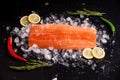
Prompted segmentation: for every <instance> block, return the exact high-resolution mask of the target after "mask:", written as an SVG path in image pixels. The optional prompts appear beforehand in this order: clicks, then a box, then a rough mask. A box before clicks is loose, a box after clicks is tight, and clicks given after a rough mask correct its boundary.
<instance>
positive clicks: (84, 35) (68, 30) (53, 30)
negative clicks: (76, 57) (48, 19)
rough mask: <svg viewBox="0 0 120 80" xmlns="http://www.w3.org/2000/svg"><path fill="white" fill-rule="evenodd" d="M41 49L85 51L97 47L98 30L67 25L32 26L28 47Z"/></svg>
mask: <svg viewBox="0 0 120 80" xmlns="http://www.w3.org/2000/svg"><path fill="white" fill-rule="evenodd" d="M33 44H36V45H37V46H38V47H39V48H48V47H53V48H54V49H83V48H93V47H95V46H96V29H95V28H90V27H80V26H70V25H66V24H36V25H31V28H30V33H29V39H28V45H29V47H30V46H32V45H33Z"/></svg>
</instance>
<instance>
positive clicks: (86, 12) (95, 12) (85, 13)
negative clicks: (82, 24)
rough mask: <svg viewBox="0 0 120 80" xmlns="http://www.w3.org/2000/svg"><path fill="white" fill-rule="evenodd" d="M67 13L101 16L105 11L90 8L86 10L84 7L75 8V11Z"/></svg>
mask: <svg viewBox="0 0 120 80" xmlns="http://www.w3.org/2000/svg"><path fill="white" fill-rule="evenodd" d="M67 14H70V15H80V14H82V15H86V16H102V15H103V14H106V13H102V12H97V11H91V10H87V9H86V8H84V9H83V10H77V11H76V12H72V11H67Z"/></svg>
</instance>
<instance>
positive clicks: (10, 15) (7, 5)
mask: <svg viewBox="0 0 120 80" xmlns="http://www.w3.org/2000/svg"><path fill="white" fill-rule="evenodd" d="M47 2H48V3H49V5H48V6H45V3H47ZM84 3H85V5H84ZM119 3H120V2H119V0H48V1H47V0H23V1H13V2H11V0H10V1H7V0H4V1H3V2H1V3H0V80H52V79H53V78H54V77H56V76H57V80H117V79H119V78H120V76H119V75H120V48H119V46H120V6H119ZM82 8H87V9H91V10H96V11H101V12H105V13H107V14H106V15H105V17H106V18H108V19H109V20H111V21H112V22H113V23H114V24H115V26H116V33H115V36H114V37H112V40H113V39H114V40H115V45H110V44H108V45H107V46H106V47H107V53H106V58H105V60H104V61H103V62H101V64H98V65H97V69H96V70H91V68H90V67H89V66H86V67H85V68H84V69H81V68H79V67H76V68H73V67H67V68H66V67H64V66H60V65H55V66H53V67H51V68H40V69H36V70H32V71H28V72H27V71H13V70H11V69H9V68H8V66H9V65H17V64H18V65H19V64H24V63H23V62H21V61H18V60H16V59H13V58H12V57H11V56H10V55H9V54H8V51H7V47H6V41H5V40H4V39H5V38H7V37H8V36H9V32H6V26H17V25H20V24H19V19H20V17H22V16H24V15H27V14H29V13H31V11H35V12H37V13H39V14H40V15H41V16H43V17H46V16H48V14H49V13H63V12H65V11H66V10H70V11H75V10H78V9H82ZM112 49H113V52H111V50H112ZM110 54H112V55H113V56H112V57H110ZM107 61H108V62H107ZM102 65H105V68H104V70H101V69H100V67H101V66H102ZM99 66H100V67H99Z"/></svg>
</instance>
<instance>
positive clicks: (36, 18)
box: [28, 13, 40, 24]
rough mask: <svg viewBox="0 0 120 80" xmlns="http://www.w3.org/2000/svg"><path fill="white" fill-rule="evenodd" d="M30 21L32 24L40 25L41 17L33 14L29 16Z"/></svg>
mask: <svg viewBox="0 0 120 80" xmlns="http://www.w3.org/2000/svg"><path fill="white" fill-rule="evenodd" d="M28 20H29V21H30V22H31V23H33V24H34V23H35V24H36V23H39V22H40V16H39V15H38V14H36V13H32V14H30V15H29V16H28Z"/></svg>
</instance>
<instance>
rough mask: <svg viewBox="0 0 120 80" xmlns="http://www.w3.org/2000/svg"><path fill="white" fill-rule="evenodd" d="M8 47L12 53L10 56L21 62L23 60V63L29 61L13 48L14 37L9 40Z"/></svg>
mask: <svg viewBox="0 0 120 80" xmlns="http://www.w3.org/2000/svg"><path fill="white" fill-rule="evenodd" d="M7 47H8V50H9V52H10V54H11V55H12V56H13V57H14V58H17V59H19V60H22V61H25V62H26V61H27V59H25V58H23V57H21V56H19V55H17V53H16V52H15V51H14V49H13V47H12V37H9V38H8V44H7Z"/></svg>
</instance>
